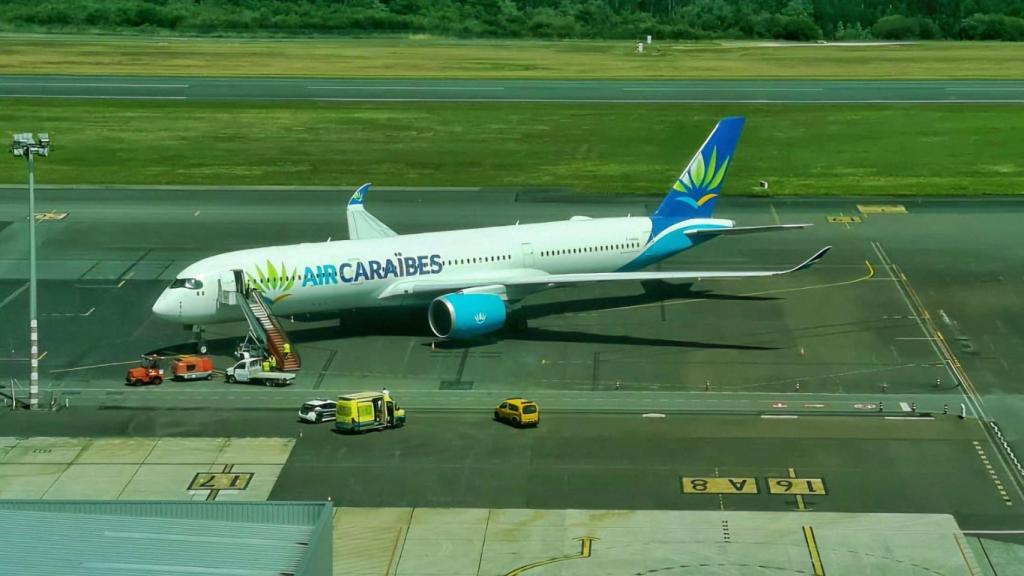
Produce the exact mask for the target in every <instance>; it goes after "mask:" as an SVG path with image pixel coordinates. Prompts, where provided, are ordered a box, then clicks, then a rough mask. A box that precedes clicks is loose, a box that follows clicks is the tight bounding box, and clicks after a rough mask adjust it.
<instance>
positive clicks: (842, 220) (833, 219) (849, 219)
mask: <svg viewBox="0 0 1024 576" xmlns="http://www.w3.org/2000/svg"><path fill="white" fill-rule="evenodd" d="M825 219H826V220H828V221H829V222H830V223H832V224H860V216H826V217H825Z"/></svg>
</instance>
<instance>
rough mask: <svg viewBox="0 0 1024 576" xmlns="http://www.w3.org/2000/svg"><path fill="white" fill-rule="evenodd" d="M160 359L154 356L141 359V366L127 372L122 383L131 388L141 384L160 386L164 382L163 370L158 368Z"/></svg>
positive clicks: (150, 355)
mask: <svg viewBox="0 0 1024 576" xmlns="http://www.w3.org/2000/svg"><path fill="white" fill-rule="evenodd" d="M160 360H161V358H160V357H159V356H157V355H155V354H149V355H146V356H143V357H142V364H141V365H139V366H136V367H134V368H130V369H129V370H128V374H126V375H125V377H124V381H125V383H126V384H129V385H131V386H141V385H143V384H156V385H160V384H162V383H163V381H164V369H163V368H162V367H161V366H160Z"/></svg>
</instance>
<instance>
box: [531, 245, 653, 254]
mask: <svg viewBox="0 0 1024 576" xmlns="http://www.w3.org/2000/svg"><path fill="white" fill-rule="evenodd" d="M639 247H640V243H639V242H628V243H626V244H605V245H602V246H584V247H582V248H564V249H562V250H544V251H542V252H541V253H540V255H541V256H564V255H566V254H585V253H591V252H610V251H615V250H626V249H629V248H639Z"/></svg>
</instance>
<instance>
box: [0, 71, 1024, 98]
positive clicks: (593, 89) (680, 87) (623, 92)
mask: <svg viewBox="0 0 1024 576" xmlns="http://www.w3.org/2000/svg"><path fill="white" fill-rule="evenodd" d="M5 97H6V98H96V99H115V100H121V99H129V100H211V101H228V100H230V101H242V100H280V101H302V100H306V101H341V102H434V101H436V102H491V101H495V102H575V103H586V102H620V103H639V104H642V103H665V102H673V103H778V104H793V103H819V104H828V103H833V104H850V103H900V102H903V103H947V104H970V103H999V102H1007V103H1021V102H1024V82H1021V81H1017V80H913V81H911V80H649V81H644V80H572V81H560V80H457V79H452V80H413V79H401V80H376V79H324V78H273V77H258V78H217V77H203V76H200V77H174V78H168V77H166V76H155V77H141V76H0V98H5Z"/></svg>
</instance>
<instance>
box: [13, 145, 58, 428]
mask: <svg viewBox="0 0 1024 576" xmlns="http://www.w3.org/2000/svg"><path fill="white" fill-rule="evenodd" d="M49 148H50V135H49V134H45V133H41V134H39V140H38V141H37V140H36V137H35V135H33V134H31V133H22V134H15V135H14V142H13V143H12V144H11V153H12V154H14V156H15V157H18V156H24V157H25V160H27V161H28V284H29V292H28V294H29V324H28V326H29V339H30V343H31V348H30V350H29V361H30V363H31V373H30V379H29V387H28V391H29V398H28V407H29V410H37V409H38V408H39V320H38V317H37V307H36V160H35V157H36V155H37V154H38V155H41V156H47V155H48V154H49Z"/></svg>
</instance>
